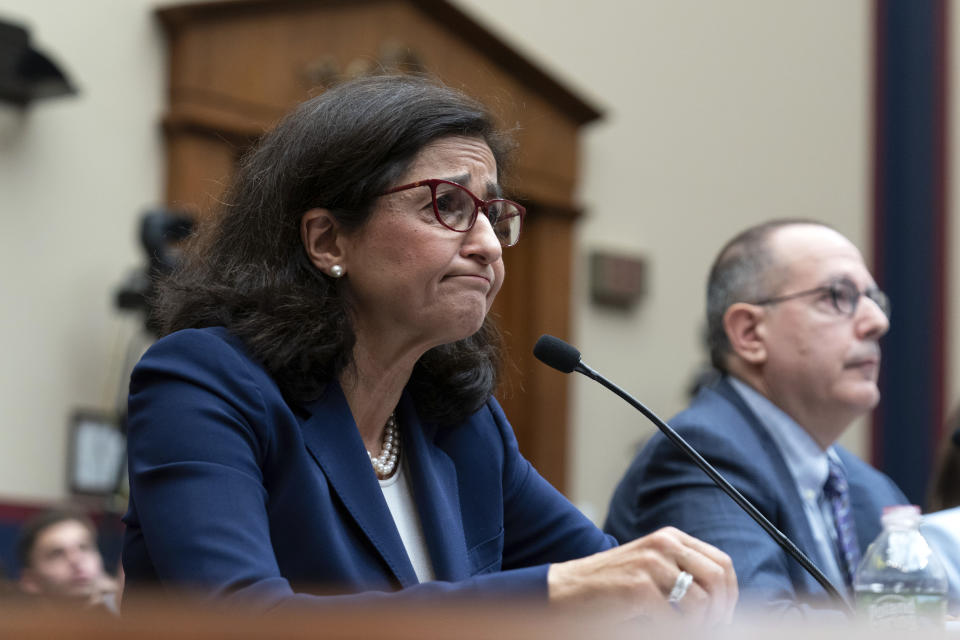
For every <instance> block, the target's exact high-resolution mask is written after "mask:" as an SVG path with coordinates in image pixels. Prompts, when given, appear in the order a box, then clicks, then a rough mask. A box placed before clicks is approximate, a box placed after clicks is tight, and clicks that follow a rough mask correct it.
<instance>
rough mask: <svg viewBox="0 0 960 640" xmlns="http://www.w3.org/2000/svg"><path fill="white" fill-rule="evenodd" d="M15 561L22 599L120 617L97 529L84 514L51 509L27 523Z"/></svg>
mask: <svg viewBox="0 0 960 640" xmlns="http://www.w3.org/2000/svg"><path fill="white" fill-rule="evenodd" d="M17 557H18V560H19V562H20V578H19V581H18V583H19V587H20V590H21V591H22V592H23V593H25V594H28V595H30V596H36V597H38V598H42V599H44V600H47V601H51V602H60V603H74V604H82V605H90V606H104V607H106V608H107V609H108V610H110V611H113V612H116V611H117V609H118V606H117V605H118V602H117V598H118V585H117V581H116V580H115V579H114V578H112V577H111V576H109V575H108V574H107V573H106V572H105V571H104V568H103V558H102V557H101V556H100V550H99V548H98V547H97V530H96V527H94V525H93V522H92V521H91V520H90V519H89V518H88V517H87V516H86V515H84V514H83V513H81V512H80V511H74V510H70V509H52V510H49V511H44V512H42V513H40V514H38V515H36V516H34V517H33V518H31V519H30V520H28V521H27V522H25V523H24V525H23V526H22V527H21V529H20V534H19V537H18V540H17Z"/></svg>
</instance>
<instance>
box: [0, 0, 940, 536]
mask: <svg viewBox="0 0 960 640" xmlns="http://www.w3.org/2000/svg"><path fill="white" fill-rule="evenodd" d="M457 3H458V4H459V5H461V6H462V7H464V8H465V9H466V10H468V11H469V12H470V13H471V14H473V15H475V16H476V17H477V18H479V19H481V20H482V21H483V22H485V23H486V24H488V25H490V26H491V27H492V28H494V30H495V31H497V32H498V33H500V34H501V35H503V36H504V37H505V38H506V39H507V40H509V41H510V42H511V43H512V44H514V45H515V46H517V48H519V49H520V50H522V51H524V52H526V53H528V54H530V55H531V56H532V57H533V58H534V59H535V60H537V61H539V62H540V64H541V65H542V66H543V67H544V68H546V69H547V70H548V71H550V72H552V73H555V74H556V75H557V76H559V77H560V78H561V79H563V80H564V81H565V82H567V83H568V84H569V85H570V86H571V87H572V88H574V89H577V90H580V91H582V92H583V93H584V94H585V95H586V96H587V97H588V98H590V99H591V100H592V101H593V102H595V103H597V104H598V105H599V106H601V107H602V108H603V109H604V110H605V111H606V114H607V117H606V118H605V119H604V120H603V121H602V122H600V123H597V124H595V125H591V126H590V127H589V128H588V129H587V132H586V134H585V136H584V151H585V153H584V161H583V176H584V180H583V183H582V188H581V190H580V194H579V198H580V201H581V202H582V204H583V205H584V206H585V207H586V210H587V212H588V213H587V216H586V218H585V220H584V221H583V223H582V225H581V227H580V229H579V249H578V256H577V260H576V262H575V264H576V268H577V276H576V279H575V283H576V291H575V295H574V319H575V329H574V332H575V342H576V343H577V345H578V346H579V347H580V348H581V350H582V351H583V352H584V354H585V357H586V359H587V361H588V362H589V363H590V364H591V365H592V366H594V367H595V368H597V369H598V370H600V371H601V372H603V373H605V374H607V375H608V376H610V377H611V378H613V379H615V380H617V381H619V382H620V384H622V385H623V386H624V387H626V388H627V389H628V390H629V391H631V392H634V393H636V394H637V395H638V396H640V397H641V398H643V399H645V400H646V401H647V402H648V404H649V405H650V406H651V408H653V409H654V410H655V411H657V412H659V413H660V414H661V415H662V416H663V417H668V416H669V415H671V414H673V413H674V412H676V411H677V410H679V409H680V408H681V407H682V406H683V404H684V400H685V395H684V389H685V387H686V385H687V383H688V381H689V379H690V376H691V375H692V374H693V372H694V371H695V369H696V368H697V366H698V364H700V363H701V362H702V361H703V359H704V357H703V355H702V353H701V350H700V346H699V332H700V330H701V324H702V322H701V316H702V313H703V309H702V307H703V304H702V300H701V298H702V289H703V281H704V275H705V272H706V269H707V265H708V264H709V262H710V260H711V258H712V256H713V254H714V253H715V252H716V250H717V249H718V248H719V246H720V244H721V243H722V241H723V240H724V239H725V238H726V237H728V236H730V235H731V234H732V233H733V232H735V231H736V230H738V229H739V228H741V227H743V226H746V225H748V224H750V223H752V222H755V221H759V220H762V219H765V218H768V217H772V216H813V217H818V218H822V219H824V220H827V221H829V222H830V223H832V224H834V225H836V226H837V227H838V228H839V229H840V230H841V231H843V232H845V233H847V234H848V235H849V236H850V237H851V238H852V239H853V240H854V241H855V242H857V243H858V244H860V245H861V246H864V242H865V240H866V238H867V237H868V231H869V229H868V226H867V220H868V210H867V207H868V201H867V193H868V178H869V175H868V169H869V165H868V141H869V138H868V134H869V119H868V117H869V109H870V105H869V102H868V99H869V84H868V79H869V77H868V70H869V62H870V60H869V46H868V38H869V12H868V2H867V0H855V1H854V0H849V1H845V2H836V0H807V1H805V2H796V1H794V0H723V1H722V2H702V1H700V0H696V1H694V0H645V1H637V2H622V1H619V0H595V1H594V2H583V0H522V1H520V2H517V1H516V0H458V2H457ZM155 4H156V3H154V2H150V1H149V0H113V1H110V0H87V1H86V2H83V3H78V2H77V3H75V2H69V1H67V0H62V1H56V0H5V2H4V3H3V6H2V7H0V16H2V17H4V18H7V19H10V18H18V17H19V18H21V19H22V20H23V21H25V22H27V23H28V24H29V26H30V27H31V28H32V33H33V36H34V38H35V41H36V45H37V46H38V47H39V48H41V49H43V50H45V51H48V52H51V53H55V54H56V57H57V58H59V59H60V60H61V61H62V62H63V63H64V66H65V67H66V68H67V69H68V70H69V72H70V73H71V75H72V77H73V78H74V80H75V81H76V83H77V84H78V85H79V86H80V87H81V91H82V93H81V95H80V96H79V97H78V98H75V99H67V100H60V101H56V102H53V101H51V102H49V103H40V104H37V105H36V106H35V107H33V108H31V110H30V112H29V114H28V118H27V119H26V121H25V122H24V123H23V124H22V126H21V127H20V128H19V130H18V131H17V132H16V133H15V135H14V136H13V137H12V139H11V140H5V141H4V142H2V143H0V268H2V273H3V274H4V275H3V276H2V277H0V295H2V299H3V300H4V304H5V309H4V313H3V315H2V318H0V341H2V343H0V345H2V348H3V353H4V358H3V360H2V362H0V416H2V420H3V429H2V430H0V495H7V496H10V495H14V496H17V495H22V496H40V497H56V496H58V495H60V494H61V493H62V492H63V491H64V478H63V471H62V469H63V463H62V461H63V460H64V457H65V450H64V443H65V425H66V420H67V416H68V414H69V411H70V409H71V408H72V407H74V406H76V405H90V404H93V405H98V404H99V405H103V404H106V405H109V404H110V403H111V402H112V400H113V398H112V393H113V391H114V389H115V388H116V377H117V376H118V372H119V369H118V365H117V364H116V361H117V358H116V357H115V356H114V354H115V350H116V344H117V343H118V335H119V336H120V338H119V342H121V343H122V341H123V340H125V339H126V337H127V336H129V334H130V332H131V331H132V327H133V324H132V323H130V322H129V321H128V322H125V321H123V320H122V319H120V316H118V315H117V314H116V313H114V312H113V311H112V308H111V306H112V295H113V291H114V288H115V287H116V285H117V284H118V283H119V281H120V280H121V278H122V277H123V276H124V275H125V273H126V271H127V270H128V269H129V268H132V267H134V266H135V265H137V264H138V263H139V262H140V259H141V258H140V254H139V248H138V247H137V244H136V241H135V235H134V234H135V228H134V225H135V223H136V220H137V217H138V215H139V213H140V212H141V211H142V210H143V208H144V207H146V206H149V205H151V204H153V203H155V202H157V201H158V200H159V197H160V189H161V186H160V185H161V183H162V164H161V159H162V158H161V149H160V145H159V128H158V117H159V114H160V112H161V109H162V101H163V86H164V70H163V49H162V39H161V37H160V34H159V29H158V28H157V26H156V25H155V24H154V22H153V21H152V20H151V16H150V13H149V9H150V7H152V6H154V5H155ZM597 248H615V249H618V250H623V251H628V252H632V253H636V254H639V255H643V256H645V258H646V259H647V260H648V262H649V265H650V282H649V285H650V286H649V294H648V296H647V298H646V299H645V300H644V302H643V304H642V305H641V306H639V307H638V308H637V309H635V310H633V311H632V312H630V313H617V312H611V311H608V310H605V309H601V308H597V307H595V306H593V305H592V304H591V303H590V302H589V300H588V295H587V291H586V274H585V271H584V269H585V266H586V256H587V255H588V252H589V251H591V250H593V249H597ZM957 280H958V279H955V280H954V282H956V281H957ZM954 360H956V357H955V358H954ZM572 384H573V399H574V403H573V407H574V410H573V411H574V412H573V416H572V417H573V419H572V427H573V433H572V438H571V444H572V447H573V452H572V458H571V459H572V466H571V469H570V480H571V495H572V497H573V498H574V500H575V501H577V502H578V503H579V504H580V505H581V506H584V507H585V508H586V509H587V510H588V511H589V512H590V513H591V515H593V516H594V517H596V518H602V517H603V515H604V513H605V511H606V501H607V498H608V496H609V494H610V492H611V491H612V489H613V486H614V483H615V482H616V480H617V478H618V477H619V475H620V473H621V472H622V471H623V469H624V468H625V467H626V464H627V462H628V461H629V458H630V457H631V454H632V450H633V448H634V447H635V445H636V444H637V443H638V442H639V441H640V440H642V439H643V438H645V437H646V436H647V435H649V433H650V428H649V427H647V426H646V425H645V424H644V423H643V421H642V420H641V419H640V418H639V417H637V416H636V415H635V414H634V413H633V412H632V411H631V410H630V409H629V408H627V407H626V406H625V405H623V404H622V403H621V402H620V401H618V400H617V399H616V398H614V397H612V396H610V395H608V394H607V393H605V392H604V391H603V390H602V389H600V388H598V387H596V386H591V385H589V384H588V383H587V382H586V381H585V380H576V381H575V382H573V383H572ZM862 434H863V432H862V431H858V432H856V433H854V434H853V435H852V437H851V438H850V441H851V442H852V444H853V446H854V449H855V450H861V451H862V450H863V442H862V440H863V437H862Z"/></svg>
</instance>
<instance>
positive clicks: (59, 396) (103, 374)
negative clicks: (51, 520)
mask: <svg viewBox="0 0 960 640" xmlns="http://www.w3.org/2000/svg"><path fill="white" fill-rule="evenodd" d="M147 5H148V3H147V2H145V1H143V0H141V1H133V0H112V1H110V0H84V2H71V1H69V0H4V2H2V3H0V17H2V18H3V19H5V20H8V21H18V22H21V23H24V24H25V25H26V26H28V27H29V28H30V30H31V35H32V39H33V43H34V46H35V47H36V48H38V49H40V50H41V51H44V52H46V53H48V54H50V55H51V56H52V57H54V58H55V59H56V60H58V61H59V62H61V63H62V66H63V67H64V68H65V69H66V70H67V71H68V73H69V75H70V77H71V78H72V80H73V81H74V82H75V84H76V85H77V86H78V87H79V88H80V95H79V96H78V97H76V98H65V99H58V100H48V101H43V102H39V103H37V104H36V105H35V106H33V107H31V108H30V109H29V110H28V111H27V112H26V114H25V115H24V117H23V119H22V121H21V122H20V123H19V125H18V126H16V127H15V128H12V129H8V130H7V131H6V133H4V134H0V300H2V301H3V313H2V314H0V349H2V358H0V425H2V426H0V495H3V496H22V497H42V498H50V497H54V498H55V497H59V496H61V495H62V494H63V493H64V491H65V483H66V481H65V478H64V475H65V474H64V466H65V462H64V461H65V459H66V424H67V420H68V417H69V415H70V412H71V411H72V410H73V408H74V407H77V406H93V407H104V406H105V407H111V406H112V404H113V401H114V395H115V393H116V390H117V388H118V386H119V384H118V382H119V381H118V379H117V378H118V375H119V372H118V371H117V370H116V367H115V366H114V362H115V361H116V359H117V353H118V351H117V350H118V348H119V349H121V351H120V353H121V355H122V348H123V347H125V345H126V342H127V341H128V337H129V335H130V331H131V329H132V326H133V325H131V324H129V323H126V322H124V320H123V319H122V318H121V317H120V316H118V315H117V314H115V313H114V312H113V311H112V305H113V292H114V289H115V287H116V286H117V285H118V284H119V283H120V280H121V279H122V278H123V277H124V276H125V275H126V273H127V270H128V269H130V268H132V267H134V266H135V265H137V264H138V263H139V262H140V261H141V258H140V250H139V248H138V245H137V241H136V239H135V233H136V229H135V227H134V225H135V221H136V219H137V216H138V214H139V213H140V211H141V210H142V209H143V208H144V207H145V206H148V205H151V204H153V203H155V202H157V200H158V198H159V195H160V185H161V179H162V176H161V155H160V154H161V147H160V135H159V129H158V126H157V123H158V116H159V113H160V108H161V100H162V94H163V74H162V57H161V53H162V51H161V40H160V33H159V30H158V29H157V28H156V27H155V26H154V24H153V22H152V21H151V19H150V16H149V15H148V13H147V11H146V6H147Z"/></svg>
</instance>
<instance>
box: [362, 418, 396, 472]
mask: <svg viewBox="0 0 960 640" xmlns="http://www.w3.org/2000/svg"><path fill="white" fill-rule="evenodd" d="M367 455H368V456H370V464H372V465H373V470H374V472H375V473H376V474H377V478H378V479H380V480H386V479H387V478H389V477H390V476H392V475H393V472H394V471H396V470H397V460H398V459H399V458H400V438H399V437H398V436H397V417H396V416H395V415H394V414H392V413H391V414H390V417H389V418H387V424H386V425H385V426H384V428H383V440H382V441H381V443H380V455H379V456H376V457H374V455H373V454H372V453H370V451H369V450H368V451H367Z"/></svg>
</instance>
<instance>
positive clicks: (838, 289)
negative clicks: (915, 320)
mask: <svg viewBox="0 0 960 640" xmlns="http://www.w3.org/2000/svg"><path fill="white" fill-rule="evenodd" d="M813 295H826V296H829V297H830V302H831V303H833V307H834V309H836V310H837V312H838V313H841V314H843V315H845V316H849V317H853V314H854V313H856V312H857V303H859V302H860V296H866V297H867V298H869V299H870V300H873V302H874V304H876V305H877V306H878V307H880V311H882V312H883V315H885V316H886V317H887V318H889V317H890V298H888V297H887V294H885V293H884V292H883V291H881V290H880V289H878V288H877V287H870V288H869V289H867V290H865V291H860V289H858V288H857V285H855V284H853V282H851V281H850V280H848V279H846V278H843V279H840V280H837V281H835V282H831V283H830V284H828V285H825V286H822V287H814V288H813V289H806V290H805V291H797V292H796V293H788V294H786V295H783V296H776V297H773V298H765V299H763V300H757V301H756V302H754V303H752V304H759V305H767V304H777V303H778V302H785V301H787V300H793V299H794V298H801V297H803V296H813Z"/></svg>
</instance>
